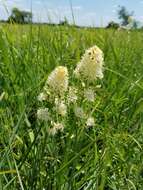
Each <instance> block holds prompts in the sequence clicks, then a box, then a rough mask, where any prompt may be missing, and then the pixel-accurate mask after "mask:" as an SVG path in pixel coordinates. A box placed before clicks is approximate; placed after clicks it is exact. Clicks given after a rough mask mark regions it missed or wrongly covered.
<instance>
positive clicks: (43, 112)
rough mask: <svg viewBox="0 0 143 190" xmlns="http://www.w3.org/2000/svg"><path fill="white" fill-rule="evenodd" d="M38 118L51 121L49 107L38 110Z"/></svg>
mask: <svg viewBox="0 0 143 190" xmlns="http://www.w3.org/2000/svg"><path fill="white" fill-rule="evenodd" d="M37 118H38V119H39V120H42V121H49V120H50V116H49V109H48V108H40V109H38V111H37Z"/></svg>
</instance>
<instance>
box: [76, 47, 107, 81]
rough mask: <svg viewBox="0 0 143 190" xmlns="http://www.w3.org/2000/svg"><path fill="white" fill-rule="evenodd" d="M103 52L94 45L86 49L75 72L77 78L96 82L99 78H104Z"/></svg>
mask: <svg viewBox="0 0 143 190" xmlns="http://www.w3.org/2000/svg"><path fill="white" fill-rule="evenodd" d="M103 60H104V59H103V52H102V51H101V50H100V49H99V48H98V47H97V46H93V47H91V48H90V49H88V50H86V51H85V54H84V55H83V57H82V59H81V61H80V62H79V63H78V65H77V67H76V69H75V71H74V73H75V76H76V77H77V78H81V79H84V80H86V81H89V82H94V81H95V80H96V79H97V78H100V79H102V78H103Z"/></svg>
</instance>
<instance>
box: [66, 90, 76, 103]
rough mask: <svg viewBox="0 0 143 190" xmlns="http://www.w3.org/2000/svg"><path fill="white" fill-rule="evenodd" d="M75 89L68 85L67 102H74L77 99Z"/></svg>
mask: <svg viewBox="0 0 143 190" xmlns="http://www.w3.org/2000/svg"><path fill="white" fill-rule="evenodd" d="M77 99H78V97H77V89H76V88H74V87H69V93H68V102H69V103H75V102H76V101H77Z"/></svg>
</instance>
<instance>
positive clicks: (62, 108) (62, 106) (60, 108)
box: [55, 98, 67, 116]
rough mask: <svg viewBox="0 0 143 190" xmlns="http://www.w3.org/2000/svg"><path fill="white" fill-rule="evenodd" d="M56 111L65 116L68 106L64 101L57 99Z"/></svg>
mask: <svg viewBox="0 0 143 190" xmlns="http://www.w3.org/2000/svg"><path fill="white" fill-rule="evenodd" d="M55 105H56V111H57V112H58V114H59V115H61V116H65V115H66V113H67V106H66V105H65V103H64V101H59V99H57V98H56V99H55Z"/></svg>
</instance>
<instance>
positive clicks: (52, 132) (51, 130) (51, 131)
mask: <svg viewBox="0 0 143 190" xmlns="http://www.w3.org/2000/svg"><path fill="white" fill-rule="evenodd" d="M51 124H52V125H53V127H52V128H49V130H48V132H49V134H50V135H53V136H54V135H55V134H56V133H57V132H58V131H61V132H62V131H63V130H64V126H63V124H62V123H55V122H52V123H51Z"/></svg>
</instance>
